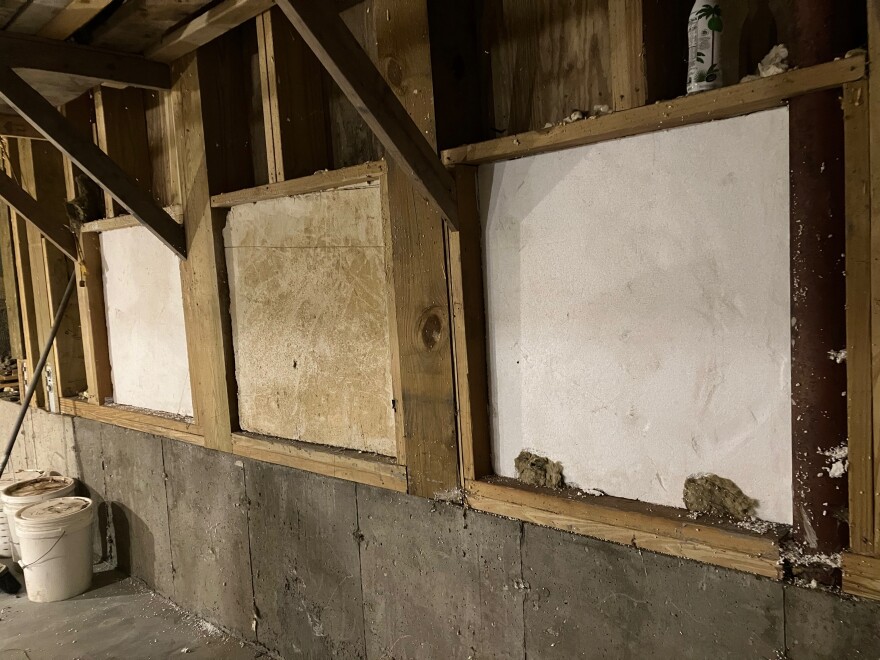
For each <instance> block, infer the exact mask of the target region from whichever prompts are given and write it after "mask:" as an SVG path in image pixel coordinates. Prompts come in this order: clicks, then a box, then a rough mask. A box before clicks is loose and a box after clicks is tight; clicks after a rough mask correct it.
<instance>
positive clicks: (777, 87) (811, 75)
mask: <svg viewBox="0 0 880 660" xmlns="http://www.w3.org/2000/svg"><path fill="white" fill-rule="evenodd" d="M864 75H865V58H864V57H863V56H861V55H856V56H853V57H850V58H846V59H842V60H837V61H834V62H828V63H826V64H818V65H816V66H812V67H807V68H804V69H795V70H792V71H788V72H786V73H783V74H780V75H777V76H772V77H770V78H762V79H761V80H755V81H752V82H747V83H740V84H738V85H732V86H730V87H723V88H721V89H717V90H712V91H709V92H703V93H701V94H693V95H691V96H686V97H682V98H678V99H674V100H672V101H663V102H661V103H656V104H654V105H648V106H642V107H640V108H633V109H631V110H623V111H621V112H615V113H613V114H610V115H604V116H602V117H596V118H593V119H585V120H583V121H577V122H573V123H571V124H564V125H561V126H553V127H552V128H547V129H544V130H537V131H530V132H528V133H520V134H518V135H513V136H510V137H503V138H497V139H494V140H488V141H486V142H479V143H477V144H470V145H465V146H463V147H456V148H454V149H447V150H445V151H444V152H443V154H442V156H443V162H445V163H446V165H447V166H450V165H454V164H470V165H476V164H479V163H488V162H492V161H496V160H508V159H511V158H520V157H522V156H531V155H535V154H539V153H547V152H550V151H557V150H559V149H566V148H568V147H576V146H581V145H585V144H595V143H597V142H603V141H605V140H615V139H618V138H623V137H629V136H631V135H642V134H644V133H650V132H653V131H658V130H664V129H668V128H676V127H678V126H688V125H691V124H697V123H700V122H705V121H712V120H714V119H727V118H730V117H737V116H739V115H745V114H749V113H751V112H758V111H760V110H767V109H770V108H774V107H777V106H780V105H782V104H783V103H784V102H785V101H786V100H787V99H790V98H792V97H795V96H799V95H802V94H808V93H810V92H815V91H819V90H825V89H832V88H835V87H840V86H841V85H843V84H844V83H847V82H855V81H857V80H860V79H861V78H863V77H864Z"/></svg>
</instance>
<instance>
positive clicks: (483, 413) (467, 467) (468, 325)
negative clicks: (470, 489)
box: [447, 165, 492, 479]
mask: <svg viewBox="0 0 880 660" xmlns="http://www.w3.org/2000/svg"><path fill="white" fill-rule="evenodd" d="M455 182H456V189H457V191H458V206H459V222H460V228H459V231H457V232H448V234H447V242H448V244H449V265H448V270H449V280H450V290H451V298H452V338H453V351H452V353H453V356H454V357H455V386H456V392H457V394H458V396H457V397H456V401H457V403H458V435H459V438H460V439H461V440H460V450H461V472H462V476H463V477H464V478H465V479H480V478H482V477H486V476H489V475H491V474H492V459H491V455H490V445H491V441H490V436H489V382H488V374H487V367H486V304H485V298H484V294H483V252H482V238H483V236H482V235H483V232H482V225H481V221H480V211H479V208H478V203H477V168H475V167H470V166H466V165H460V166H458V167H457V168H456V169H455Z"/></svg>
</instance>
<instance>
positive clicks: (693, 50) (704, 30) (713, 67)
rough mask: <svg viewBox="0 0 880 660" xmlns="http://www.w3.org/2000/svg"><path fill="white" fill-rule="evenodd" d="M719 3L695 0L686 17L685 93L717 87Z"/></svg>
mask: <svg viewBox="0 0 880 660" xmlns="http://www.w3.org/2000/svg"><path fill="white" fill-rule="evenodd" d="M723 29H724V23H723V22H722V20H721V3H719V2H711V1H708V2H707V1H706V0H697V1H696V2H695V3H694V8H693V9H691V15H690V18H689V19H688V78H687V93H688V94H693V93H694V92H705V91H706V90H709V89H715V88H716V87H721V84H722V81H721V31H722V30H723Z"/></svg>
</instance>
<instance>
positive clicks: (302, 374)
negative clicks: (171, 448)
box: [224, 184, 396, 455]
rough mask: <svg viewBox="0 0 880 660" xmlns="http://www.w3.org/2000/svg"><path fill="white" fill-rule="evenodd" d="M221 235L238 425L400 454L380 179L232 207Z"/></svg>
mask: <svg viewBox="0 0 880 660" xmlns="http://www.w3.org/2000/svg"><path fill="white" fill-rule="evenodd" d="M224 239H225V244H226V260H227V268H228V271H229V286H230V293H231V311H232V331H233V342H234V347H235V365H236V377H237V380H238V397H239V415H240V422H241V427H242V429H244V430H247V431H252V432H256V433H263V434H267V435H273V436H279V437H283V438H291V439H295V440H304V441H307V442H317V443H321V444H327V445H335V446H339V447H347V448H350V449H358V450H365V451H372V452H376V453H379V454H386V455H395V447H396V443H395V435H394V423H393V410H392V398H393V394H392V386H391V369H390V366H391V349H390V340H389V318H388V309H387V279H386V263H385V247H384V245H385V239H384V235H383V223H382V215H381V203H380V197H379V187H378V185H375V184H373V185H369V186H366V187H361V188H358V189H351V190H337V191H329V192H323V193H314V194H309V195H302V196H298V197H292V198H283V199H275V200H268V201H264V202H259V203H256V204H244V205H240V206H237V207H234V208H233V209H232V210H231V212H230V214H229V219H228V223H227V227H226V230H225V232H224Z"/></svg>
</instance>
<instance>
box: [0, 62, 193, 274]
mask: <svg viewBox="0 0 880 660" xmlns="http://www.w3.org/2000/svg"><path fill="white" fill-rule="evenodd" d="M0 97H2V98H3V100H5V101H6V102H7V103H8V104H9V105H11V106H12V107H13V108H15V110H16V111H17V112H18V113H19V114H21V115H22V116H23V117H25V118H26V119H27V120H28V122H30V124H31V125H32V126H33V127H34V128H36V129H37V130H38V131H40V133H42V134H43V135H44V136H45V137H46V138H47V139H48V140H49V141H50V142H52V144H54V145H55V146H56V147H58V149H60V150H61V151H62V152H63V153H65V154H66V155H67V156H68V157H69V158H70V159H71V160H72V161H73V162H74V163H76V164H77V165H78V166H79V168H80V169H81V170H82V171H83V172H85V173H86V174H88V175H89V176H91V177H92V179H94V180H95V182H96V183H98V184H99V185H100V186H102V187H103V188H104V189H105V190H106V191H107V192H109V193H110V195H112V197H113V199H115V200H116V201H117V202H119V203H120V204H121V205H122V206H123V207H125V208H126V209H127V210H128V212H129V213H131V214H132V215H133V216H135V217H136V218H137V219H138V220H139V221H140V222H141V223H142V224H143V225H144V226H145V227H147V228H148V229H149V230H150V231H152V232H153V233H154V234H155V235H156V237H157V238H159V240H161V241H162V242H163V243H165V245H167V246H168V247H169V248H171V249H172V250H173V251H174V253H175V254H177V255H178V256H179V257H181V258H184V259H185V258H186V237H185V235H184V230H183V227H181V226H180V225H179V224H177V223H176V222H175V221H174V219H173V218H172V217H171V216H169V215H168V214H167V213H166V212H165V211H164V210H163V209H162V208H161V207H160V206H159V205H158V204H157V203H156V202H155V201H154V200H153V199H152V198H151V197H150V195H149V194H148V193H147V192H145V191H144V190H143V189H142V188H140V187H139V186H138V185H137V183H135V182H134V181H132V180H131V177H129V176H128V175H127V174H126V173H125V172H124V171H123V170H122V169H121V168H120V167H119V166H118V165H116V163H114V162H113V161H112V160H111V159H110V158H109V157H108V156H107V155H106V154H105V153H104V152H103V151H101V150H100V149H99V148H98V147H97V146H95V145H94V144H93V143H91V142H89V141H88V140H86V139H84V138H83V137H82V136H81V135H79V134H78V133H77V132H76V131H75V130H74V129H73V128H72V127H71V126H70V125H69V124H68V123H67V121H66V120H65V119H64V117H63V116H62V115H61V114H60V113H59V112H58V111H57V110H55V108H53V107H52V106H51V105H50V104H49V102H48V101H46V100H45V99H44V98H43V97H42V96H40V94H39V93H37V92H36V91H35V90H34V89H33V88H31V87H30V86H29V85H28V84H27V83H26V82H24V81H23V80H22V79H21V78H20V77H19V76H18V75H17V74H16V73H15V72H14V71H12V69H10V68H9V67H6V66H2V67H0Z"/></svg>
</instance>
